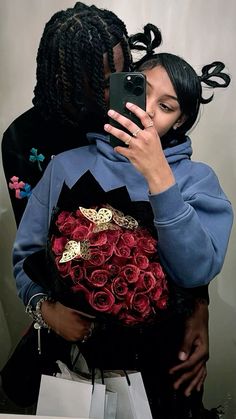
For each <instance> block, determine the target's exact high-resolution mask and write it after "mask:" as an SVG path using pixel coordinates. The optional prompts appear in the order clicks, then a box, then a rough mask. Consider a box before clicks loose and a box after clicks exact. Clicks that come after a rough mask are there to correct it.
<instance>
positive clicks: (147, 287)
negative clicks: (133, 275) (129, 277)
mask: <svg viewBox="0 0 236 419" xmlns="http://www.w3.org/2000/svg"><path fill="white" fill-rule="evenodd" d="M155 285H156V278H155V276H154V275H153V274H152V273H151V272H141V273H140V275H139V279H138V282H137V288H138V290H142V291H143V292H145V293H147V292H150V291H151V290H152V289H153V288H154V287H155Z"/></svg>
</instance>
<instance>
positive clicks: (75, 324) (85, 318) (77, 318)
mask: <svg viewBox="0 0 236 419" xmlns="http://www.w3.org/2000/svg"><path fill="white" fill-rule="evenodd" d="M41 312H42V317H43V319H44V321H45V322H46V323H47V324H48V325H49V326H50V327H51V328H52V329H53V330H54V332H56V333H57V334H58V335H60V336H61V337H63V338H64V339H66V340H68V341H74V342H75V341H78V340H81V341H82V340H83V339H85V338H86V337H87V336H89V335H90V334H91V326H92V323H93V320H94V317H93V316H90V315H88V314H86V313H82V312H81V311H77V310H73V309H71V308H68V307H66V306H64V305H63V304H61V303H59V302H58V301H57V302H49V301H44V302H43V303H42V306H41Z"/></svg>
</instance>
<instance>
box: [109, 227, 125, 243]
mask: <svg viewBox="0 0 236 419" xmlns="http://www.w3.org/2000/svg"><path fill="white" fill-rule="evenodd" d="M106 233H107V241H108V243H111V244H116V243H118V240H119V238H120V235H121V234H122V231H121V229H119V230H107V231H106Z"/></svg>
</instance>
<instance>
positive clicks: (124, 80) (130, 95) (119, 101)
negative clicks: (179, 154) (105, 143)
mask: <svg viewBox="0 0 236 419" xmlns="http://www.w3.org/2000/svg"><path fill="white" fill-rule="evenodd" d="M127 102H131V103H134V104H135V105H137V106H139V107H140V108H142V109H143V110H146V77H145V75H144V74H142V73H139V72H133V73H132V72H121V73H112V74H111V75H110V109H113V110H114V111H116V112H119V113H120V114H121V115H123V116H125V117H126V118H129V119H130V120H131V121H133V122H134V123H135V124H136V125H138V127H140V128H143V126H142V124H141V121H140V120H139V118H137V116H136V115H134V114H133V113H132V112H131V111H129V110H128V109H127V108H126V106H125V105H126V103H127ZM109 123H110V124H111V125H112V126H113V127H115V128H119V129H122V130H123V131H125V132H128V131H127V130H126V129H125V128H124V127H123V126H121V125H120V124H119V123H118V122H116V121H114V120H113V119H112V118H110V120H109ZM129 134H130V133H129ZM110 143H111V145H112V146H113V147H116V146H118V145H119V146H123V147H126V145H125V144H124V143H123V142H122V141H120V140H119V139H118V138H116V137H115V136H114V135H111V134H110Z"/></svg>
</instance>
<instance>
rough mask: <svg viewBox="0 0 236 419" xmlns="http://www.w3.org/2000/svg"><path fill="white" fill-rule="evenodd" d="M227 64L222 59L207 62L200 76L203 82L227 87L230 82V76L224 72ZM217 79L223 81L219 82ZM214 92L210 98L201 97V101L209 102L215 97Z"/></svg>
mask: <svg viewBox="0 0 236 419" xmlns="http://www.w3.org/2000/svg"><path fill="white" fill-rule="evenodd" d="M224 68H225V65H224V64H223V63H222V62H221V61H214V62H213V63H211V64H207V65H205V66H204V67H203V68H202V74H201V75H200V76H198V77H199V80H200V82H201V83H204V84H206V85H207V86H209V87H212V88H217V87H227V86H228V85H229V84H230V80H231V79H230V76H229V75H228V74H226V73H223V72H222V70H223V69H224ZM216 79H220V80H223V83H222V82H221V83H220V82H218V81H217V80H216ZM213 96H214V95H213V94H212V95H211V96H210V97H209V98H208V99H204V98H203V97H202V98H201V103H209V102H211V100H212V99H213Z"/></svg>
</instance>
